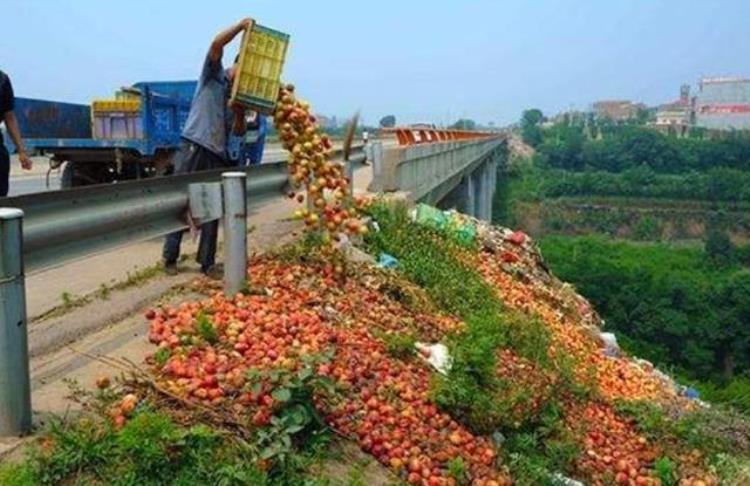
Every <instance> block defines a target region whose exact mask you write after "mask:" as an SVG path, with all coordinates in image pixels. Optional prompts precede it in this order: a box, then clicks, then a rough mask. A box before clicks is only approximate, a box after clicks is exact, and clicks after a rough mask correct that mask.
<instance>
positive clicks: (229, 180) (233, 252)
mask: <svg viewBox="0 0 750 486" xmlns="http://www.w3.org/2000/svg"><path fill="white" fill-rule="evenodd" d="M221 178H222V186H223V191H224V294H225V295H226V296H227V297H231V296H233V295H235V294H236V293H237V292H239V291H240V290H241V289H242V287H243V285H244V283H245V281H246V280H247V197H246V193H247V186H246V185H245V180H246V179H247V174H246V173H244V172H224V173H223V174H221Z"/></svg>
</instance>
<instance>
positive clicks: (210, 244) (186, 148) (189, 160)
mask: <svg viewBox="0 0 750 486" xmlns="http://www.w3.org/2000/svg"><path fill="white" fill-rule="evenodd" d="M227 166H228V164H227V163H226V161H225V160H224V159H223V158H221V157H219V156H218V155H216V154H215V153H213V152H211V151H210V150H208V149H206V148H204V147H201V146H200V145H197V144H194V143H192V142H188V141H186V140H183V141H182V144H181V145H180V150H179V151H178V152H177V154H175V157H174V168H175V170H174V173H175V174H187V173H190V172H198V171H201V170H210V169H220V168H224V167H227ZM183 233H184V231H177V232H174V233H171V234H169V235H167V238H166V240H165V241H164V250H163V251H162V257H163V258H164V263H165V264H166V265H172V264H175V263H177V259H178V258H179V257H180V243H182V234H183ZM218 235H219V221H218V220H216V221H211V222H208V223H204V224H202V225H201V237H200V242H199V244H198V255H196V258H195V260H196V261H197V262H198V263H200V265H201V270H204V271H205V270H207V269H208V268H209V267H211V265H213V264H214V263H215V262H216V240H217V237H218Z"/></svg>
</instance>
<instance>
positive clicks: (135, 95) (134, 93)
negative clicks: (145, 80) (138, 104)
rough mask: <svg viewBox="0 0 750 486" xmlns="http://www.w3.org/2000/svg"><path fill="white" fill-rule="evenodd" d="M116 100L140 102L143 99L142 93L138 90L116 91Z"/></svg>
mask: <svg viewBox="0 0 750 486" xmlns="http://www.w3.org/2000/svg"><path fill="white" fill-rule="evenodd" d="M115 99H116V100H139V101H140V99H141V92H140V91H139V90H137V89H132V88H131V89H125V88H123V89H121V90H118V91H115Z"/></svg>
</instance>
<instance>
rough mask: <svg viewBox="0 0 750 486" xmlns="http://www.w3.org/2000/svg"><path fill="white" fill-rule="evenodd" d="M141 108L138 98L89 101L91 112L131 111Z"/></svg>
mask: <svg viewBox="0 0 750 486" xmlns="http://www.w3.org/2000/svg"><path fill="white" fill-rule="evenodd" d="M140 110H141V100H140V99H118V100H94V101H93V102H91V111H92V113H101V112H112V111H118V112H131V111H140Z"/></svg>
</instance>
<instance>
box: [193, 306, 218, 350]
mask: <svg viewBox="0 0 750 486" xmlns="http://www.w3.org/2000/svg"><path fill="white" fill-rule="evenodd" d="M195 330H196V331H197V332H198V335H199V336H200V337H201V338H203V339H204V340H205V341H206V342H208V343H210V344H215V343H216V342H217V341H218V340H219V335H218V333H217V331H216V328H215V327H214V325H213V323H212V322H211V320H210V319H209V318H208V316H207V315H206V314H205V313H203V312H200V313H199V314H198V316H197V317H196V319H195Z"/></svg>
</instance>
